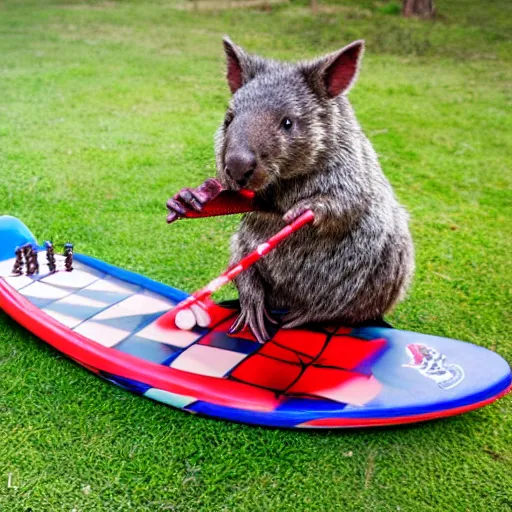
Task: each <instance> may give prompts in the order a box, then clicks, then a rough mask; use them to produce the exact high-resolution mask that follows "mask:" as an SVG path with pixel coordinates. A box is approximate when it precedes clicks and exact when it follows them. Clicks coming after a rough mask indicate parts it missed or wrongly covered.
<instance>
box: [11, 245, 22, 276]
mask: <svg viewBox="0 0 512 512" xmlns="http://www.w3.org/2000/svg"><path fill="white" fill-rule="evenodd" d="M14 254H15V255H16V260H15V261H14V266H13V267H12V273H13V274H14V275H15V276H21V275H22V274H23V250H22V248H21V247H16V250H15V251H14Z"/></svg>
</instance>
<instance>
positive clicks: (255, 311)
mask: <svg viewBox="0 0 512 512" xmlns="http://www.w3.org/2000/svg"><path fill="white" fill-rule="evenodd" d="M265 318H267V319H268V320H270V321H271V322H273V323H276V322H275V320H274V319H273V318H271V317H270V315H269V314H268V313H267V311H266V310H265V307H264V306H261V305H252V306H250V307H249V308H245V309H243V310H242V312H241V313H240V315H239V316H238V318H237V319H236V320H235V323H234V324H233V325H232V327H231V329H229V333H230V334H235V333H237V332H240V331H241V330H243V329H245V328H246V327H247V326H248V327H249V328H250V329H251V331H252V333H253V334H254V336H255V338H256V340H257V341H258V342H259V343H265V342H266V341H268V340H269V339H270V335H269V334H268V331H267V327H266V325H265Z"/></svg>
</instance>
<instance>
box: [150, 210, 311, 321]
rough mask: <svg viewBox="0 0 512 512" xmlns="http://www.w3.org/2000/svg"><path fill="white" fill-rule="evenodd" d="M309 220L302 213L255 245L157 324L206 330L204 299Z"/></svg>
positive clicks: (308, 215) (309, 215)
mask: <svg viewBox="0 0 512 512" xmlns="http://www.w3.org/2000/svg"><path fill="white" fill-rule="evenodd" d="M313 220H314V215H313V212H312V211H311V210H308V211H306V212H304V213H303V214H302V215H301V216H300V217H298V218H297V219H295V220H294V221H293V222H292V223H291V224H288V225H287V226H285V227H284V228H283V229H282V230H281V231H279V232H278V233H276V234H275V235H274V236H272V237H271V238H269V239H268V240H267V241H266V242H264V243H262V244H260V245H258V247H257V248H256V249H255V250H254V251H253V252H251V253H250V254H248V255H247V256H245V258H242V259H241V260H240V262H239V263H237V264H236V265H233V266H232V267H230V268H229V269H228V270H226V271H225V272H223V273H222V274H221V275H220V276H219V277H217V278H215V279H214V280H213V281H210V283H208V285H207V286H205V287H204V288H201V289H200V290H198V291H196V292H194V293H193V294H192V295H191V296H190V297H187V298H186V299H185V300H183V301H181V302H180V303H179V304H177V305H176V307H174V308H173V309H172V310H171V311H169V312H168V313H166V314H165V315H163V316H162V317H161V318H160V321H159V324H160V325H162V326H163V325H169V323H170V324H171V325H172V324H174V325H175V326H176V327H178V328H179V329H192V328H193V327H194V326H195V325H196V324H198V325H200V326H201V327H208V326H209V325H210V322H211V318H210V315H209V314H208V309H209V307H210V304H213V303H211V301H209V300H208V299H209V298H210V296H211V295H212V294H213V292H215V291H217V290H218V289H219V288H221V287H222V286H224V285H225V284H227V283H229V282H230V281H232V280H233V279H234V278H235V277H236V276H238V275H239V274H240V273H242V272H243V271H244V270H247V269H248V268H249V267H251V266H252V265H254V264H255V263H256V262H257V261H258V260H260V259H261V258H263V257H264V256H265V255H266V254H268V253H269V252H270V251H271V250H273V249H275V248H276V247H277V245H278V244H279V243H280V242H282V241H283V240H284V239H285V238H287V237H289V236H290V235H291V234H292V233H295V231H298V230H299V229H300V228H302V227H303V226H305V225H306V224H308V223H310V222H311V221H313Z"/></svg>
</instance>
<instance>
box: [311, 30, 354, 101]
mask: <svg viewBox="0 0 512 512" xmlns="http://www.w3.org/2000/svg"><path fill="white" fill-rule="evenodd" d="M363 51H364V41H362V40H360V41H354V42H353V43H350V44H349V45H348V46H345V48H342V49H341V50H339V51H337V52H334V53H331V54H330V55H327V56H326V57H323V58H321V59H319V60H317V61H314V62H311V63H307V64H305V65H304V66H303V68H302V70H303V72H304V76H305V77H306V80H307V81H308V83H309V84H310V85H311V86H312V87H313V89H315V90H318V91H319V92H321V93H323V94H326V95H327V96H328V97H330V98H334V97H335V96H338V95H339V94H345V93H347V92H348V91H349V90H350V88H351V87H352V85H353V84H354V82H355V80H356V78H357V73H358V71H359V66H360V62H361V58H362V56H363Z"/></svg>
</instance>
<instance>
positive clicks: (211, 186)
mask: <svg viewBox="0 0 512 512" xmlns="http://www.w3.org/2000/svg"><path fill="white" fill-rule="evenodd" d="M221 191H222V185H221V184H220V182H219V181H217V180H216V179H215V178H210V179H208V180H206V181H205V182H204V183H203V184H202V185H199V187H197V188H195V189H193V188H184V189H182V190H180V191H179V192H178V193H177V194H176V195H174V196H173V197H171V198H170V199H169V200H168V201H167V208H168V209H169V215H168V216H167V222H168V223H169V224H170V223H171V222H174V221H175V220H178V219H179V218H181V217H184V216H185V215H186V214H187V212H189V211H190V210H195V211H196V212H200V211H201V210H202V209H203V206H204V205H205V204H206V203H208V202H209V201H211V200H212V199H215V198H216V197H217V196H218V195H219V194H220V192H221Z"/></svg>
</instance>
